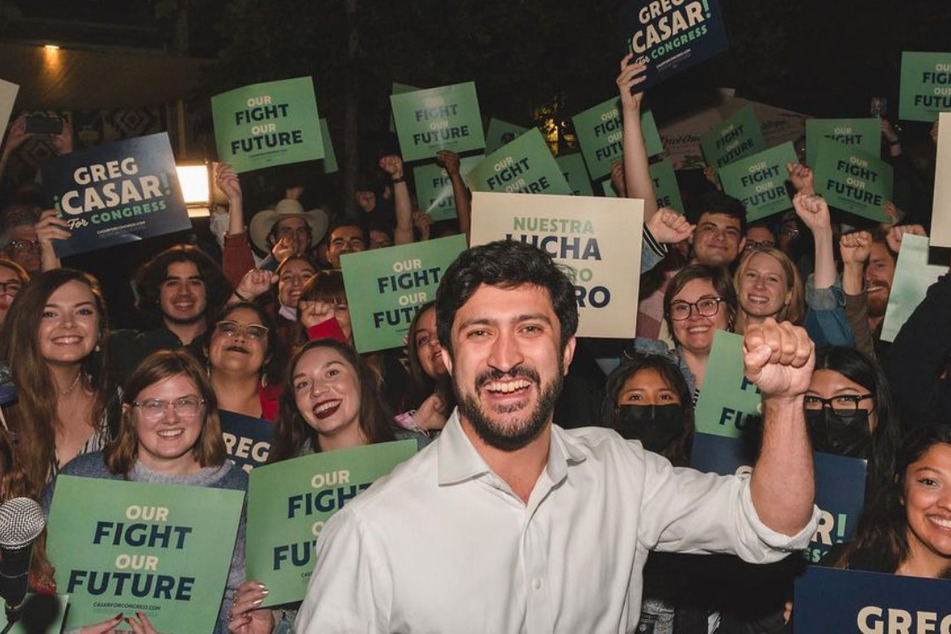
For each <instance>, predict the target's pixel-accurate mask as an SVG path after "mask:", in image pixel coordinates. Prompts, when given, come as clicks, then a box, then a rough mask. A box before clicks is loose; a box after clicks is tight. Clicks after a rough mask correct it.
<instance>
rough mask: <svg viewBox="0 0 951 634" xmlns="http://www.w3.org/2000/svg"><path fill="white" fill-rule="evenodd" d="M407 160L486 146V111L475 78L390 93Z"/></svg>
mask: <svg viewBox="0 0 951 634" xmlns="http://www.w3.org/2000/svg"><path fill="white" fill-rule="evenodd" d="M390 104H391V105H392V107H393V121H394V122H395V124H396V134H397V136H398V137H399V140H400V151H401V153H402V155H403V160H404V161H407V162H409V161H420V160H425V159H431V158H433V157H434V156H436V152H439V151H440V150H450V151H452V152H455V153H457V154H461V153H463V152H468V151H469V150H481V149H483V148H484V147H485V133H484V132H483V131H482V114H481V113H480V112H479V98H478V96H477V95H476V86H475V83H473V82H471V81H470V82H466V83H464V84H454V85H452V86H441V87H439V88H427V89H426V90H416V91H413V92H404V93H399V94H392V95H390Z"/></svg>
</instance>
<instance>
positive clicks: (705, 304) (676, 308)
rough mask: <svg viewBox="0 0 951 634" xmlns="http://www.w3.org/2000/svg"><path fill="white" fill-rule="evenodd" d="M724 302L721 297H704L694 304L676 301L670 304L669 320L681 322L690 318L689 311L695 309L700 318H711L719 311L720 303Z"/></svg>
mask: <svg viewBox="0 0 951 634" xmlns="http://www.w3.org/2000/svg"><path fill="white" fill-rule="evenodd" d="M724 301H726V300H725V299H723V298H722V297H704V298H703V299H698V300H697V301H695V302H685V301H683V300H677V301H673V302H670V318H671V319H673V320H674V321H683V320H685V319H689V318H690V311H691V309H693V308H696V309H697V314H698V315H700V316H702V317H713V316H714V315H716V314H717V313H718V312H719V311H720V302H724Z"/></svg>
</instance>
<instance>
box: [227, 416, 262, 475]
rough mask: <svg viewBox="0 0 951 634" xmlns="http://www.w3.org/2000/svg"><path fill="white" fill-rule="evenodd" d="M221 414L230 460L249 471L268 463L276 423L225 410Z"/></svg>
mask: <svg viewBox="0 0 951 634" xmlns="http://www.w3.org/2000/svg"><path fill="white" fill-rule="evenodd" d="M219 414H220V415H221V435H222V437H223V438H224V440H225V450H226V451H227V452H228V460H230V461H231V462H233V463H235V464H236V465H238V466H239V467H241V468H242V469H244V470H245V471H247V472H249V473H250V471H251V469H253V468H254V467H260V466H262V465H263V464H264V463H266V462H267V457H268V455H269V454H270V453H271V443H272V442H274V423H272V422H270V421H266V420H264V419H262V418H252V417H250V416H245V415H244V414H238V413H237V412H228V411H225V410H220V411H219Z"/></svg>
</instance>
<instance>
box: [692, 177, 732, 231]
mask: <svg viewBox="0 0 951 634" xmlns="http://www.w3.org/2000/svg"><path fill="white" fill-rule="evenodd" d="M686 212H687V214H686V215H687V220H689V221H690V222H692V223H693V224H698V223H699V222H700V217H701V216H702V215H703V214H723V215H725V216H731V217H733V218H736V219H737V220H739V221H740V236H741V237H742V236H745V235H746V207H744V206H743V203H741V202H740V201H739V200H737V199H736V198H734V197H733V196H727V195H726V194H724V193H723V192H721V191H719V190H716V189H713V190H710V191H708V192H705V193H703V194H701V195H700V196H698V197H696V198H693V199H691V200H690V201H689V202H688V203H687V205H686Z"/></svg>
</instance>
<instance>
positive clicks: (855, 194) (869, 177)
mask: <svg viewBox="0 0 951 634" xmlns="http://www.w3.org/2000/svg"><path fill="white" fill-rule="evenodd" d="M815 185H816V193H817V194H820V195H822V196H825V198H826V201H827V202H828V203H829V205H831V206H833V207H838V208H839V209H843V210H845V211H848V212H849V213H853V214H856V215H859V216H862V217H863V218H868V219H869V220H874V221H876V222H890V220H889V218H888V216H887V215H886V214H885V212H884V211H883V210H882V206H883V205H884V204H885V201H886V200H891V199H892V166H891V165H889V164H888V163H886V162H885V161H882V160H880V159H878V158H876V157H874V156H872V155H871V154H866V153H865V152H862V151H861V150H858V149H855V148H854V147H851V146H848V145H842V144H841V143H838V142H836V141H833V140H832V139H822V140H821V141H820V142H819V157H818V158H817V159H816V170H815Z"/></svg>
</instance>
